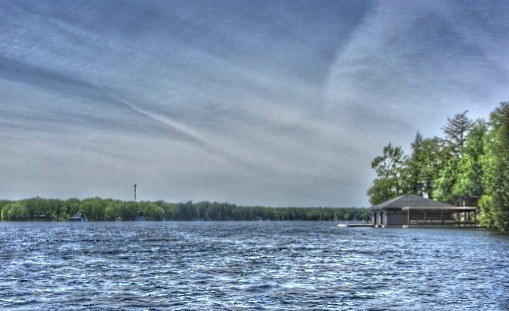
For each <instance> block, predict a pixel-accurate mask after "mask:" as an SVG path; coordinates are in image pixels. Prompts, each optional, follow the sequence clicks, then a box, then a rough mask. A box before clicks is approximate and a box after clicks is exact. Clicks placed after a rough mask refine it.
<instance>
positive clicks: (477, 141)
mask: <svg viewBox="0 0 509 311" xmlns="http://www.w3.org/2000/svg"><path fill="white" fill-rule="evenodd" d="M442 130H443V133H444V137H437V136H434V137H429V138H423V136H422V135H421V134H420V133H419V132H417V135H416V137H415V140H414V142H413V143H412V144H411V150H412V153H411V154H410V155H407V154H405V152H404V151H403V149H402V147H401V146H393V145H392V144H391V143H389V144H388V145H387V146H385V147H384V149H383V154H382V155H380V156H378V157H376V158H375V159H374V160H373V162H372V163H371V166H372V168H373V169H374V170H375V171H376V173H377V177H376V179H375V180H374V181H373V185H372V187H371V188H370V189H369V190H368V192H367V194H368V196H369V197H370V202H371V203H372V204H378V203H380V202H384V201H386V200H390V199H392V198H395V197H397V196H400V195H403V194H418V195H422V196H426V197H428V198H430V199H433V200H437V201H442V202H446V203H449V204H452V205H456V206H463V205H465V206H477V207H478V208H479V210H480V221H481V224H483V225H486V226H489V227H493V228H497V229H501V230H508V229H509V102H504V103H500V105H499V106H498V107H497V108H496V109H495V110H494V111H493V112H492V113H491V114H490V118H489V120H488V121H486V120H484V119H478V120H471V119H470V118H469V117H468V110H467V111H464V112H462V113H459V114H456V115H454V117H452V118H447V124H446V125H444V126H443V127H442Z"/></svg>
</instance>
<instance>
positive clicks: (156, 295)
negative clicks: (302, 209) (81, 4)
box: [0, 222, 509, 310]
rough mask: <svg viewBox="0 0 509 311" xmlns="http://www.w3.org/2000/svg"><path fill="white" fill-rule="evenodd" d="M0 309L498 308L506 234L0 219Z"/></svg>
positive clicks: (508, 247) (504, 287)
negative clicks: (2, 220)
mask: <svg viewBox="0 0 509 311" xmlns="http://www.w3.org/2000/svg"><path fill="white" fill-rule="evenodd" d="M0 254H1V255H0V256H1V257H0V267H1V270H0V309H2V310H9V309H34V308H36V309H41V310H50V309H66V310H72V309H94V308H97V309H122V310H124V309H162V310H168V309H193V310H197V309H234V310H235V309H257V310H258V309H278V310H285V309H288V310H295V309H296V308H299V309H317V310H327V309H330V310H338V309H340V310H348V309H352V310H370V309H371V310H379V309H384V308H385V309H389V310H394V309H396V310H407V309H408V310H418V309H420V310H459V309H462V310H480V309H483V310H499V309H500V310H504V309H509V298H508V297H509V296H508V295H507V293H509V261H508V259H509V237H507V236H503V235H497V234H492V233H489V232H488V231H484V230H477V229H470V230H460V229H444V230H440V229H427V230H426V229H373V228H338V227H337V226H336V223H333V222H159V223H149V222H145V223H135V222H131V223H128V222H120V223H118V222H117V223H0Z"/></svg>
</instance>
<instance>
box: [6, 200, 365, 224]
mask: <svg viewBox="0 0 509 311" xmlns="http://www.w3.org/2000/svg"><path fill="white" fill-rule="evenodd" d="M0 210H1V220H3V221H66V220H68V219H69V217H71V216H73V215H77V214H83V215H85V216H86V217H87V218H88V219H89V220H91V221H114V220H124V221H133V220H137V219H144V220H153V221H161V220H177V221H188V220H189V221H193V220H204V221H228V220H237V221H244V220H245V221H253V220H340V221H350V220H368V219H370V217H371V212H370V210H369V209H366V208H330V207H329V208H327V207H310V208H304V207H279V208H276V207H263V206H252V207H249V206H237V205H235V204H229V203H218V202H198V203H193V202H186V203H168V202H164V201H153V202H149V201H142V202H135V201H120V200H113V199H101V198H98V197H95V198H88V199H84V200H79V199H75V198H72V199H68V200H58V199H43V198H38V197H36V198H31V199H25V200H18V201H0Z"/></svg>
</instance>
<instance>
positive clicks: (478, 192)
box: [452, 120, 488, 205]
mask: <svg viewBox="0 0 509 311" xmlns="http://www.w3.org/2000/svg"><path fill="white" fill-rule="evenodd" d="M487 132H488V126H487V124H486V122H485V121H484V120H478V121H476V122H475V123H474V125H473V127H472V129H471V130H470V133H469V135H468V138H467V140H466V141H465V145H464V149H463V154H462V156H461V158H460V160H459V163H458V176H457V180H456V183H455V185H454V186H453V189H452V192H453V195H454V196H456V197H458V198H459V199H460V200H461V201H462V203H463V204H464V205H477V200H478V199H479V198H480V197H481V196H482V195H483V193H484V182H483V180H484V168H483V163H482V162H483V156H484V150H485V146H484V145H485V140H486V134H487Z"/></svg>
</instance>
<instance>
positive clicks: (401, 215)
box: [371, 194, 477, 228]
mask: <svg viewBox="0 0 509 311" xmlns="http://www.w3.org/2000/svg"><path fill="white" fill-rule="evenodd" d="M476 217H477V208H476V207H468V206H453V205H449V204H445V203H442V202H438V201H433V200H430V199H427V198H424V197H421V196H419V195H415V194H408V195H403V196H400V197H397V198H395V199H392V200H389V201H387V202H383V203H380V204H377V205H374V206H372V207H371V221H372V223H373V225H374V226H375V227H403V228H407V227H417V226H475V225H476Z"/></svg>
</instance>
